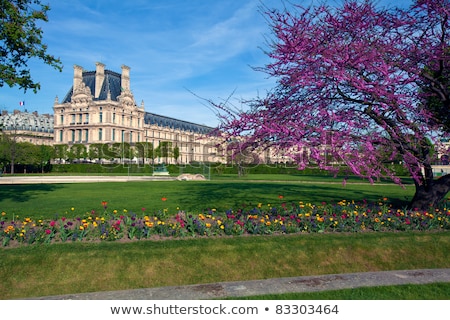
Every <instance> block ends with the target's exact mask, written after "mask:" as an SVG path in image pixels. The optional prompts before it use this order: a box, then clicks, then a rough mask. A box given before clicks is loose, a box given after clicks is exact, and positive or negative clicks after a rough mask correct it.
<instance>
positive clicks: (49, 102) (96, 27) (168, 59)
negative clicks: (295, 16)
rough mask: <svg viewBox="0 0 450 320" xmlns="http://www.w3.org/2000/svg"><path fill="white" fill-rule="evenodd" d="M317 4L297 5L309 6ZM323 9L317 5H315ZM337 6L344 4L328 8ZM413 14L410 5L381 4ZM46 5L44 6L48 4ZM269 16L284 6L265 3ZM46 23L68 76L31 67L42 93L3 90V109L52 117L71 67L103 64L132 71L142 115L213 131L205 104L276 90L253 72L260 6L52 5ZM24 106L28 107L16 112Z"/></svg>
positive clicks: (200, 2) (203, 0)
mask: <svg viewBox="0 0 450 320" xmlns="http://www.w3.org/2000/svg"><path fill="white" fill-rule="evenodd" d="M313 1H314V0H297V1H295V0H292V2H294V3H300V4H303V5H308V4H309V3H312V2H313ZM315 2H318V1H315ZM330 2H333V3H339V2H340V0H330ZM378 2H379V4H380V5H391V6H392V5H397V6H409V5H410V4H411V2H412V0H397V1H395V3H392V1H391V0H379V1H378ZM43 3H47V1H45V0H44V1H43ZM263 3H264V4H265V5H266V6H268V7H270V8H272V7H277V8H280V7H282V5H283V4H282V0H263ZM49 4H50V7H51V11H50V12H49V22H48V23H45V24H43V25H42V28H43V31H44V41H43V42H44V43H46V44H47V45H48V52H49V53H51V54H53V55H55V56H56V57H59V58H60V59H61V60H62V62H63V65H64V68H63V71H62V72H58V71H56V70H55V69H53V68H51V67H49V66H47V65H45V64H43V63H42V62H40V61H30V67H31V72H32V76H33V78H34V79H35V80H36V81H39V82H40V83H41V90H40V91H39V92H38V93H37V94H34V93H33V92H32V91H27V93H26V94H24V93H23V91H21V90H19V89H18V88H17V87H14V88H9V87H7V86H6V87H2V88H0V109H1V110H8V111H9V112H12V111H13V110H14V109H19V110H21V111H24V109H26V110H27V111H29V112H32V111H38V112H39V113H41V114H42V113H53V109H52V107H53V102H54V99H55V97H56V96H58V97H59V99H60V100H61V99H63V98H64V96H65V95H66V93H67V91H68V90H69V89H70V87H71V85H72V81H73V80H72V79H73V65H75V64H76V65H80V66H82V67H83V68H84V69H86V70H89V71H90V70H95V63H96V62H97V61H98V62H102V63H104V64H105V65H106V69H109V70H112V71H116V72H119V73H120V71H121V68H120V67H121V65H123V64H125V65H127V66H129V67H130V68H131V71H130V79H131V90H132V91H133V94H134V97H135V99H136V103H137V104H138V105H140V103H141V101H142V100H143V101H144V103H145V110H146V111H149V112H153V113H157V114H161V115H165V116H169V117H174V118H178V119H182V120H186V121H190V122H195V123H199V124H205V125H209V126H215V125H217V124H218V120H217V118H216V116H215V114H214V113H213V112H212V111H211V110H210V109H209V108H208V107H207V106H206V105H205V103H204V101H202V99H200V98H199V97H201V98H205V99H212V100H214V101H221V100H222V99H226V98H228V97H229V95H230V94H231V93H233V92H234V95H233V97H232V99H235V102H236V103H237V102H238V100H239V99H241V98H244V99H246V98H252V97H255V96H257V95H258V94H264V93H265V92H266V90H268V89H270V88H271V87H272V85H273V80H272V79H268V78H267V76H266V75H265V74H264V73H261V72H257V71H254V70H253V69H252V66H253V67H258V66H264V65H265V64H266V63H267V62H268V61H269V60H268V58H267V57H266V55H265V54H264V53H263V51H262V49H261V47H263V48H264V45H265V40H264V36H265V35H268V34H269V32H270V30H269V28H268V25H267V22H266V21H265V20H264V17H263V16H262V15H261V14H260V12H259V11H258V7H259V6H260V4H261V2H260V0H247V1H245V0H244V1H242V0H214V1H212V0H190V1H187V0H127V1H123V0H49ZM20 101H25V106H23V107H21V106H20V105H19V102H20Z"/></svg>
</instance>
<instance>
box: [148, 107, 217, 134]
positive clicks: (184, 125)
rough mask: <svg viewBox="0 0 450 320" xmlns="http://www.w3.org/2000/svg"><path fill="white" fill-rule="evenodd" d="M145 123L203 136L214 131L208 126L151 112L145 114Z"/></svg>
mask: <svg viewBox="0 0 450 320" xmlns="http://www.w3.org/2000/svg"><path fill="white" fill-rule="evenodd" d="M144 122H145V123H146V124H151V125H157V126H160V127H168V128H171V129H179V130H183V131H191V132H194V133H201V134H207V133H210V132H211V131H213V130H214V128H211V127H208V126H204V125H200V124H196V123H192V122H187V121H183V120H178V119H174V118H169V117H166V116H161V115H159V114H154V113H151V112H146V113H145V117H144Z"/></svg>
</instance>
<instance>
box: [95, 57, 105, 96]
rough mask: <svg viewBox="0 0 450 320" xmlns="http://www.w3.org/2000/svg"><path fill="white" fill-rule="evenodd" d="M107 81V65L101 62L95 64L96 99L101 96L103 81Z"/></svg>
mask: <svg viewBox="0 0 450 320" xmlns="http://www.w3.org/2000/svg"><path fill="white" fill-rule="evenodd" d="M104 79H105V65H104V64H103V63H101V62H97V63H96V64H95V95H94V98H98V97H99V96H100V91H101V90H102V86H103V80H104Z"/></svg>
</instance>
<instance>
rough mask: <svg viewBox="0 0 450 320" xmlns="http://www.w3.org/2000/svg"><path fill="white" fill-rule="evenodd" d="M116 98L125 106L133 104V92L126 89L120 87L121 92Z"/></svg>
mask: <svg viewBox="0 0 450 320" xmlns="http://www.w3.org/2000/svg"><path fill="white" fill-rule="evenodd" d="M117 100H118V101H119V102H120V104H122V105H125V106H134V105H135V103H134V96H133V93H132V92H131V90H128V89H122V93H121V94H120V96H118V97H117Z"/></svg>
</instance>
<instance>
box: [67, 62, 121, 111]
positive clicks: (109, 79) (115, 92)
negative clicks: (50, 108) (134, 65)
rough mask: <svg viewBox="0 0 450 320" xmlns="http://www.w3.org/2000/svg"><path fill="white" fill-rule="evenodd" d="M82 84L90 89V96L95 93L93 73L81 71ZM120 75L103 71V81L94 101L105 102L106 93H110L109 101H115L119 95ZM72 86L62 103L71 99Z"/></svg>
mask: <svg viewBox="0 0 450 320" xmlns="http://www.w3.org/2000/svg"><path fill="white" fill-rule="evenodd" d="M83 82H84V84H85V85H86V86H87V87H89V89H91V93H92V95H94V93H95V71H83ZM120 83H121V75H120V74H119V73H117V72H114V71H111V70H105V80H104V81H103V85H102V89H101V91H100V95H99V97H98V98H95V99H94V100H106V96H107V94H108V91H110V92H111V100H112V101H117V97H118V96H119V95H120V93H121V86H120ZM72 93H73V86H72V87H71V88H70V90H69V92H67V94H66V96H65V97H64V99H63V101H62V103H66V102H70V98H71V97H72Z"/></svg>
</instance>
